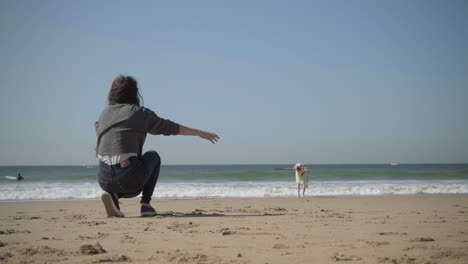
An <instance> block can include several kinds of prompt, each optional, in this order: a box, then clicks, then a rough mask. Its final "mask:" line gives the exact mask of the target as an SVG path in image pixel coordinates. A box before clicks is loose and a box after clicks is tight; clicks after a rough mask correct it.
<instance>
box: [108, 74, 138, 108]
mask: <svg viewBox="0 0 468 264" xmlns="http://www.w3.org/2000/svg"><path fill="white" fill-rule="evenodd" d="M107 101H108V103H109V104H110V105H113V104H133V105H137V106H140V101H141V104H143V98H142V97H141V95H140V91H139V90H138V85H137V81H136V80H135V79H134V78H133V77H131V76H124V75H119V76H117V77H116V78H115V79H114V81H113V82H112V87H111V89H110V91H109V95H108V96H107Z"/></svg>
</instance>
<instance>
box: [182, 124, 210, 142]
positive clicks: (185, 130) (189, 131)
mask: <svg viewBox="0 0 468 264" xmlns="http://www.w3.org/2000/svg"><path fill="white" fill-rule="evenodd" d="M179 127H180V130H179V135H181V136H199V137H201V138H204V139H206V140H209V141H211V143H213V144H214V143H216V142H218V140H219V136H218V135H216V134H215V133H211V132H207V131H202V130H198V129H193V128H190V127H186V126H183V125H180V124H179Z"/></svg>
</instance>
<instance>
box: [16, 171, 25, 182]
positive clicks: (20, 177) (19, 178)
mask: <svg viewBox="0 0 468 264" xmlns="http://www.w3.org/2000/svg"><path fill="white" fill-rule="evenodd" d="M16 180H18V181H22V180H24V178H23V176H21V173H18V175H17V176H16Z"/></svg>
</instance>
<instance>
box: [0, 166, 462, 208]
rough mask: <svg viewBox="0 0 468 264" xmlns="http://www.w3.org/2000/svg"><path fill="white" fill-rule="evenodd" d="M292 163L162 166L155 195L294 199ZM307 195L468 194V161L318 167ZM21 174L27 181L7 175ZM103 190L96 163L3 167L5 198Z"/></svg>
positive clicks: (84, 195)
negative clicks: (98, 180) (98, 178)
mask: <svg viewBox="0 0 468 264" xmlns="http://www.w3.org/2000/svg"><path fill="white" fill-rule="evenodd" d="M279 167H280V168H284V167H292V165H291V164H287V165H286V164H277V165H166V166H164V165H163V166H162V168H161V173H160V177H159V181H158V184H157V186H156V189H155V192H154V195H153V197H158V198H200V197H204V198H211V197H232V198H236V197H294V196H296V195H297V187H296V185H295V176H294V171H284V170H275V168H279ZM308 167H309V170H310V176H309V189H308V190H307V191H306V196H342V195H418V194H461V193H468V164H400V165H397V166H392V165H390V164H381V165H376V164H372V165H315V164H308ZM18 173H21V174H22V176H23V177H24V178H25V180H24V181H15V180H9V179H6V178H5V177H4V176H6V175H12V176H15V175H17V174H18ZM101 194H102V190H101V189H100V187H99V185H98V183H97V166H16V167H15V166H5V167H0V200H3V201H11V200H85V199H98V198H99V197H100V195H101Z"/></svg>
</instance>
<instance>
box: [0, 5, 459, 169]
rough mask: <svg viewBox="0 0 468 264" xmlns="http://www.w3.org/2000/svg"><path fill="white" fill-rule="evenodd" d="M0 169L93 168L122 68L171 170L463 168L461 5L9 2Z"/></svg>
mask: <svg viewBox="0 0 468 264" xmlns="http://www.w3.org/2000/svg"><path fill="white" fill-rule="evenodd" d="M0 36H1V40H0V58H1V63H0V80H1V88H0V89H1V96H0V124H1V132H0V165H30V164H38V165H55V164H57V165H65V164H86V163H93V164H94V163H96V160H95V157H94V152H93V151H92V146H93V145H94V143H95V133H94V129H93V126H92V124H93V122H94V121H95V120H96V119H97V118H98V116H99V114H100V112H101V110H102V109H103V108H104V107H105V105H106V96H107V93H108V91H109V88H110V85H111V82H112V80H113V79H114V77H115V76H116V75H117V74H120V73H122V74H128V75H132V76H134V77H135V78H136V79H137V80H138V81H139V85H140V88H141V91H142V95H143V98H144V104H145V106H146V107H148V108H150V109H152V110H154V111H155V112H156V113H157V114H158V115H159V116H161V117H164V118H168V119H171V120H173V121H176V122H179V123H181V124H184V125H187V126H190V127H194V128H199V129H204V130H208V131H213V132H216V133H218V134H219V135H220V136H221V141H220V142H219V143H218V144H216V145H212V144H211V143H209V142H208V141H204V140H202V139H198V138H194V137H182V136H178V137H163V136H152V137H151V136H149V137H148V138H147V141H146V145H145V149H146V150H149V149H155V150H157V151H158V152H159V153H160V154H161V156H162V159H163V163H164V164H245V163H262V164H263V163H266V164H273V163H295V162H305V163H309V164H317V163H387V162H401V163H418V162H468V117H467V116H468V4H467V2H466V1H462V0H461V1H426V0H424V1H407V0H404V1H374V0H371V1H344V0H343V1H47V0H45V1H32V0H31V1H16V0H15V1H13V0H6V1H5V0H4V1H1V2H0Z"/></svg>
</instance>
